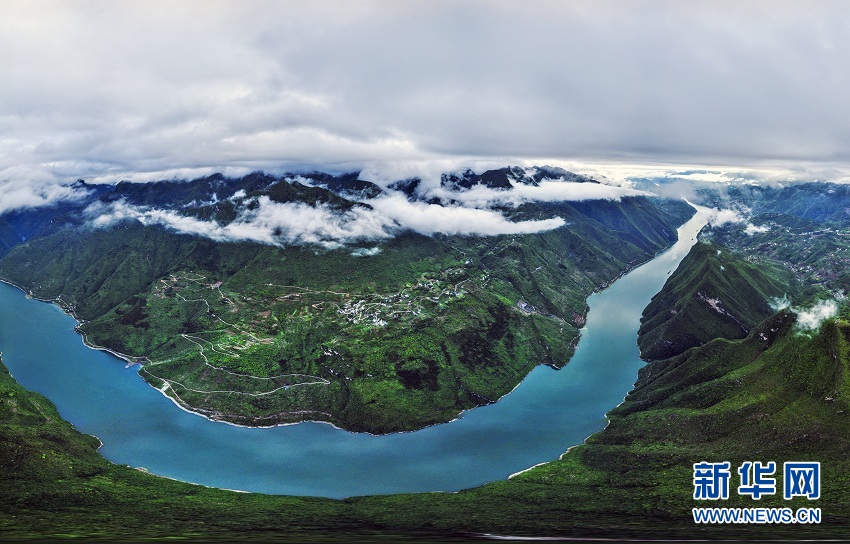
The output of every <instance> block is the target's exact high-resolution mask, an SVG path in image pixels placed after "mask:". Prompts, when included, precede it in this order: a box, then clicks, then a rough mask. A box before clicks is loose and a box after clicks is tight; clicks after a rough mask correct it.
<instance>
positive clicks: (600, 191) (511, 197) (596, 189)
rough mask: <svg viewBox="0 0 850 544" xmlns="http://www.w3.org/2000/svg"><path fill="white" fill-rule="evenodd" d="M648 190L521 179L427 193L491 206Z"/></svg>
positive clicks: (611, 196)
mask: <svg viewBox="0 0 850 544" xmlns="http://www.w3.org/2000/svg"><path fill="white" fill-rule="evenodd" d="M648 194H649V193H646V192H644V191H638V190H635V189H631V188H628V187H617V186H613V185H602V184H599V183H575V182H567V181H541V182H540V184H539V185H537V186H535V185H525V184H522V183H517V184H515V185H514V186H513V188H512V189H509V190H505V189H491V188H489V187H486V186H483V185H476V186H473V187H471V188H470V189H467V190H464V191H453V190H448V189H446V188H443V187H439V188H435V189H430V190H427V191H425V192H424V195H423V196H425V197H436V198H440V199H442V200H444V201H455V202H460V203H462V204H463V205H464V206H471V207H473V208H491V207H493V206H513V207H516V206H519V205H520V204H523V203H526V202H561V201H570V202H580V201H585V200H620V199H621V198H622V197H624V196H638V195H644V196H645V195H648Z"/></svg>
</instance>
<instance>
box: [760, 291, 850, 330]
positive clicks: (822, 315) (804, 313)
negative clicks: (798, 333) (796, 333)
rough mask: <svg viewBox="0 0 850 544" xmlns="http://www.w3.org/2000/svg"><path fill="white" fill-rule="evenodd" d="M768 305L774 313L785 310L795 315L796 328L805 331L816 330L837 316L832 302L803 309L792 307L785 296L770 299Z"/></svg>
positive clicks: (834, 303)
mask: <svg viewBox="0 0 850 544" xmlns="http://www.w3.org/2000/svg"><path fill="white" fill-rule="evenodd" d="M769 304H770V307H771V308H772V309H773V311H774V312H778V311H779V310H784V309H786V308H787V309H789V310H790V311H792V312H794V313H795V314H797V326H798V327H799V328H801V329H803V330H807V331H811V330H815V329H818V328H819V327H820V326H821V324H822V323H823V322H824V321H826V320H827V319H829V318H831V317H835V316H836V315H837V314H838V303H837V302H836V301H834V300H821V301H819V302H817V303H815V304H814V305H813V306H811V307H810V308H806V309H803V308H797V307H794V306H792V305H791V300H790V299H789V298H788V296H787V295H785V296H783V297H781V298H779V297H775V298H772V299H770V301H769Z"/></svg>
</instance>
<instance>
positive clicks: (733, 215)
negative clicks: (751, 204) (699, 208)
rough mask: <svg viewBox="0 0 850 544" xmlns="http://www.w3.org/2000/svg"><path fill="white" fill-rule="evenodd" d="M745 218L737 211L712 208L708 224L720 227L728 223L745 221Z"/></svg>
mask: <svg viewBox="0 0 850 544" xmlns="http://www.w3.org/2000/svg"><path fill="white" fill-rule="evenodd" d="M746 222H747V221H746V219H744V217H743V216H742V215H741V214H740V213H739V212H737V211H735V210H730V209H724V210H718V209H712V210H711V211H710V215H709V218H708V224H709V225H711V226H712V227H721V226H723V225H726V224H729V223H746Z"/></svg>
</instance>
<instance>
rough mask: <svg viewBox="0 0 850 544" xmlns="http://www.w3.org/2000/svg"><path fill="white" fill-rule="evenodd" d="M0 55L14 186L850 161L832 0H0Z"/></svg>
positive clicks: (845, 80)
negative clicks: (260, 175) (316, 171)
mask: <svg viewBox="0 0 850 544" xmlns="http://www.w3.org/2000/svg"><path fill="white" fill-rule="evenodd" d="M0 73H2V74H3V76H2V79H3V83H2V85H0V182H2V183H3V186H5V187H6V188H7V189H8V188H9V187H10V186H11V185H10V183H14V184H16V185H18V184H22V183H24V182H34V180H35V181H39V182H40V183H47V182H48V181H50V180H57V179H58V180H63V181H67V180H68V179H71V180H73V179H76V178H78V177H83V178H85V179H94V180H98V179H100V180H108V179H119V178H122V177H133V178H135V179H145V176H148V177H150V178H156V177H163V176H167V177H171V176H174V175H177V176H181V175H185V176H190V175H193V174H194V173H197V172H203V171H205V170H207V169H211V170H217V171H224V172H226V173H228V172H230V173H240V172H242V171H244V170H255V169H266V170H269V171H280V170H283V169H291V168H309V167H316V168H320V169H337V170H342V169H357V168H361V167H363V166H369V167H370V168H373V169H375V168H377V169H378V170H380V169H381V168H385V169H387V170H389V171H393V172H395V171H399V172H405V171H406V169H409V168H411V167H410V165H417V164H418V165H423V164H429V165H431V166H430V167H431V168H435V166H434V165H437V166H436V168H440V167H442V166H446V165H453V164H461V163H469V164H490V163H492V164H499V163H522V162H523V161H526V164H527V163H534V162H539V161H542V160H544V159H548V160H549V162H553V161H561V163H562V164H566V165H570V164H582V163H587V164H615V163H628V164H656V163H669V164H698V165H703V164H705V165H728V166H740V167H749V166H760V165H772V164H783V165H787V166H788V167H789V168H794V167H795V166H797V165H806V168H811V169H815V170H817V169H818V168H821V167H823V168H825V170H824V171H832V170H830V169H833V168H837V169H838V170H841V169H843V168H845V167H846V165H847V164H850V122H848V120H850V99H848V97H850V9H848V4H847V3H846V2H843V1H834V2H812V1H807V2H782V1H777V0H771V1H765V2H746V1H741V0H738V1H735V2H723V1H712V2H683V1H639V0H628V1H620V2H614V1H600V0H591V1H586V2H579V1H568V0H562V1H553V2H543V1H538V2H533V1H531V2H529V1H525V2H519V1H516V2H496V1H488V2H463V1H451V2H449V1H445V2H440V1H433V0H429V1H409V0H405V1H390V0H386V1H374V2H351V1H340V2H320V1H290V2H284V1H275V2H265V1H244V0H243V1H224V2H215V1H210V0H203V1H198V2H188V1H180V2H172V1H168V2H166V1H161V2H160V1H151V2H142V1H126V2H114V1H104V2H82V1H75V2H66V1H57V2H37V1H32V0H22V1H8V0H4V1H3V3H2V4H0ZM375 165H379V166H375Z"/></svg>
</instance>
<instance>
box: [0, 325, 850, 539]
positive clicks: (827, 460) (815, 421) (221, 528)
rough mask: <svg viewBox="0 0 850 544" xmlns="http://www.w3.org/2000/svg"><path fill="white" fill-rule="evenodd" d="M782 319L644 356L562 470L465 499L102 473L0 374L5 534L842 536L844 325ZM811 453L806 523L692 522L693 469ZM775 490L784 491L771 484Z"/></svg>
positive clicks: (103, 467) (846, 402) (848, 498)
mask: <svg viewBox="0 0 850 544" xmlns="http://www.w3.org/2000/svg"><path fill="white" fill-rule="evenodd" d="M793 321H794V320H793V316H792V315H791V314H788V313H780V314H777V315H776V316H774V317H771V318H770V319H768V320H766V321H765V322H764V323H763V324H761V325H760V326H758V327H756V328H754V329H753V330H752V331H751V333H750V335H749V336H748V337H747V338H746V339H744V340H738V341H726V340H715V341H713V342H709V343H708V344H706V345H705V346H703V347H701V348H696V349H693V350H691V351H689V352H687V353H685V354H683V355H681V356H679V357H676V358H673V359H669V360H666V361H659V362H654V363H651V364H650V365H649V366H647V367H646V368H645V369H644V370H643V371H642V372H641V376H640V379H639V381H638V384H637V386H636V389H635V391H633V392H632V393H631V394H630V395H629V396H628V398H627V399H626V402H625V403H624V404H623V405H622V406H620V407H619V408H617V409H615V410H614V411H612V412H611V414H610V419H611V423H610V425H609V426H608V427H607V428H606V429H605V430H604V431H601V432H599V433H597V434H596V435H594V436H593V437H591V438H590V439H589V440H588V441H587V443H586V444H584V445H582V446H579V447H576V448H572V449H571V450H570V451H569V452H568V453H567V454H565V455H564V456H563V457H562V458H561V459H560V460H559V461H554V462H552V463H547V464H545V465H542V466H539V467H536V468H534V469H532V470H529V471H527V472H525V473H523V474H521V475H518V476H515V477H514V478H513V479H511V480H507V481H502V482H494V483H492V484H488V485H485V486H483V487H480V488H476V489H471V490H467V491H463V492H460V493H425V494H415V495H393V496H376V497H359V498H353V499H347V500H343V501H335V500H330V499H315V498H298V497H282V496H267V495H255V494H245V493H235V492H229V491H223V490H217V489H209V488H204V487H200V486H194V485H189V484H184V483H180V482H175V481H172V480H168V479H164V478H159V477H155V476H152V475H148V474H145V473H143V472H140V471H137V470H133V469H131V468H129V467H123V466H116V465H112V464H110V463H109V462H107V461H105V460H104V459H103V458H101V457H100V456H99V455H98V454H97V453H96V451H95V448H96V447H97V440H96V439H94V438H92V437H88V436H85V435H82V434H80V433H78V432H76V431H75V430H74V429H73V428H72V427H71V426H70V425H69V424H68V423H66V422H64V421H62V420H61V418H60V417H59V415H58V414H57V413H56V411H55V408H54V407H53V406H52V404H50V402H49V401H47V400H46V399H44V398H43V397H41V396H40V395H37V394H34V393H30V392H28V391H26V390H25V389H23V388H21V387H20V386H19V385H17V384H16V383H15V382H14V380H12V378H11V377H10V376H9V375H8V373H7V372H5V369H3V371H2V372H0V443H2V448H0V455H2V459H0V461H1V462H0V467H2V469H0V479H2V484H3V485H2V487H0V504H2V505H3V506H2V507H0V537H2V538H33V539H44V538H46V537H54V538H71V537H81V536H86V537H90V538H91V537H93V538H102V539H106V540H109V539H115V538H131V537H132V538H163V539H165V538H173V537H175V536H179V537H180V538H189V539H191V538H201V539H216V538H221V539H228V538H230V539H233V538H238V539H240V540H243V539H250V538H256V539H263V540H271V539H281V540H289V539H292V540H299V539H305V538H312V539H316V540H322V539H324V538H327V539H341V538H357V539H366V538H374V539H376V540H381V539H393V540H395V539H402V538H405V539H406V538H410V539H419V538H426V539H427V538H441V539H449V538H459V537H463V536H473V535H476V534H482V533H489V534H512V535H526V536H570V537H607V538H626V537H632V538H717V539H727V538H756V539H763V538H791V539H800V538H842V537H844V536H846V534H847V531H848V529H849V528H850V516H848V514H847V512H848V511H850V493H848V489H850V479H849V478H848V476H847V475H848V474H850V461H848V459H847V456H846V452H847V451H848V447H850V429H848V426H847V423H846V414H847V410H848V409H850V323H848V322H847V321H845V320H844V319H843V318H840V319H835V320H832V321H829V322H827V323H826V324H825V325H824V326H823V327H822V329H821V330H820V332H819V333H817V334H810V335H803V334H800V333H798V332H797V331H796V328H795V327H794V325H793ZM703 460H705V461H723V460H728V461H731V462H732V463H733V465H735V464H736V463H739V462H741V461H744V460H763V461H768V460H776V461H777V462H779V463H781V462H782V461H787V460H817V461H820V462H821V464H822V471H823V474H822V481H823V487H822V497H821V499H820V500H818V501H816V502H813V503H812V502H809V501H806V500H804V499H794V500H793V501H784V500H782V499H781V497H780V498H777V497H764V498H762V500H760V501H758V503H756V502H755V501H752V500H750V499H748V498H746V497H738V496H736V495H735V494H734V493H733V494H732V496H731V497H730V500H729V501H725V502H724V504H723V506H741V507H746V506H768V507H770V506H778V507H785V506H789V505H790V506H791V507H793V508H796V507H800V506H815V507H820V508H822V510H823V523H822V524H821V525H810V526H805V527H803V526H780V525H771V526H756V525H752V526H746V525H726V526H696V525H694V523H693V520H692V517H691V513H690V509H691V508H693V507H695V506H711V505H707V504H705V501H699V502H697V501H694V500H692V496H693V485H692V476H693V475H692V464H693V463H695V462H699V461H703ZM780 483H781V482H780Z"/></svg>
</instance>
